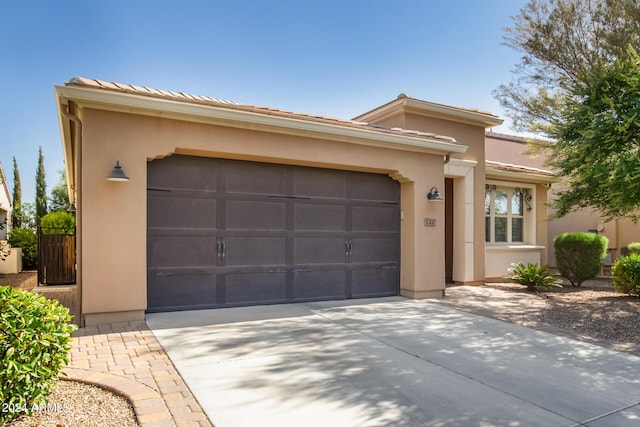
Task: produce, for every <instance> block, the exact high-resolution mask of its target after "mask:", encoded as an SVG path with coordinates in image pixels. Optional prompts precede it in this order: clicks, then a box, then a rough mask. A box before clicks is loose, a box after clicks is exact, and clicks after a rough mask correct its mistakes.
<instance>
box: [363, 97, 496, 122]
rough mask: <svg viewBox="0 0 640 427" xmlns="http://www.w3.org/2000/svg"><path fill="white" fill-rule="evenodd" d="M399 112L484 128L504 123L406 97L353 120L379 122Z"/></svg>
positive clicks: (491, 116) (487, 115)
mask: <svg viewBox="0 0 640 427" xmlns="http://www.w3.org/2000/svg"><path fill="white" fill-rule="evenodd" d="M401 112H405V113H407V112H408V113H413V114H418V115H422V116H427V117H434V118H439V119H444V120H451V121H454V122H458V123H465V124H470V125H474V126H482V127H484V128H491V127H495V126H500V125H501V124H502V123H503V122H504V120H503V119H501V118H499V117H498V116H495V115H494V114H492V113H488V112H484V111H479V110H470V109H466V108H460V107H453V106H451V105H444V104H437V103H435V102H429V101H422V100H420V99H415V98H410V97H408V96H400V97H399V98H397V99H395V100H393V101H391V102H388V103H387V104H385V105H382V106H380V107H378V108H375V109H373V110H371V111H369V112H367V113H364V114H362V115H360V116H358V117H356V118H355V120H365V121H379V120H381V119H384V118H386V117H389V116H392V115H394V114H398V113H401Z"/></svg>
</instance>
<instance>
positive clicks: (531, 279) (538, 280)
mask: <svg viewBox="0 0 640 427" xmlns="http://www.w3.org/2000/svg"><path fill="white" fill-rule="evenodd" d="M508 271H509V274H508V275H506V276H505V278H506V279H511V280H514V281H516V282H517V283H519V284H521V285H524V286H526V287H527V290H529V291H535V290H537V289H548V288H551V287H562V285H561V283H562V281H561V280H559V279H557V278H556V274H554V273H551V272H549V269H548V267H547V266H546V265H543V266H538V264H527V265H524V264H523V263H521V262H519V263H517V264H516V263H513V264H511V268H509V270H508Z"/></svg>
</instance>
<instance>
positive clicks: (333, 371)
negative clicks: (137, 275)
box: [147, 297, 640, 427]
mask: <svg viewBox="0 0 640 427" xmlns="http://www.w3.org/2000/svg"><path fill="white" fill-rule="evenodd" d="M147 324H148V325H149V327H150V328H151V329H152V330H153V332H154V334H155V335H156V337H157V338H158V340H159V341H160V343H161V345H162V346H163V347H164V349H165V351H166V352H167V354H168V355H169V357H170V358H171V360H172V361H173V363H174V365H175V366H176V368H177V369H178V371H179V372H180V374H181V375H182V377H183V378H184V380H185V381H186V382H187V384H188V385H189V387H190V388H191V390H192V391H193V393H194V395H195V396H196V398H197V399H198V400H199V402H200V403H201V405H202V407H203V408H204V410H205V412H207V414H208V416H209V417H210V419H211V420H212V422H213V423H214V424H215V425H216V426H217V427H225V426H233V427H237V426H255V425H278V426H294V425H295V426H299V425H305V426H316V425H318V426H320V425H321V426H331V427H338V426H356V425H357V426H379V425H396V426H574V425H576V426H577V425H588V426H605V425H607V426H611V425H614V426H617V425H620V426H626V425H629V426H631V425H637V422H638V419H640V407H639V406H638V404H639V403H640V371H639V370H638V367H639V366H640V358H637V357H634V356H630V355H626V354H622V353H617V352H613V351H610V350H607V349H603V348H601V347H597V346H594V345H590V344H586V343H580V342H577V341H573V340H570V339H567V338H563V337H558V336H555V335H551V334H546V333H543V332H539V331H534V330H530V329H527V328H523V327H520V326H516V325H513V324H509V323H504V322H501V321H498V320H494V319H488V318H485V317H481V316H476V315H472V314H469V313H464V312H461V311H458V310H455V309H451V308H448V307H444V306H442V305H438V304H437V303H433V302H428V301H416V300H407V299H404V298H400V297H394V298H382V299H375V300H355V301H354V300H350V301H331V302H321V303H308V304H289V305H277V306H261V307H246V308H232V309H219V310H201V311H191V312H177V313H162V314H150V315H148V318H147Z"/></svg>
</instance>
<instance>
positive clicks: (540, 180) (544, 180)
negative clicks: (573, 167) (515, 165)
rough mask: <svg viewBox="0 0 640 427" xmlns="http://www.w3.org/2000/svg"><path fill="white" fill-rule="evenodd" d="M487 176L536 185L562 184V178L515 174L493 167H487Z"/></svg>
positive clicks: (522, 173) (528, 173) (535, 174)
mask: <svg viewBox="0 0 640 427" xmlns="http://www.w3.org/2000/svg"><path fill="white" fill-rule="evenodd" d="M485 174H486V177H487V179H509V180H515V181H521V182H531V183H535V184H553V183H556V182H560V178H558V177H557V176H555V175H543V174H539V173H532V172H515V171H505V170H501V169H496V168H494V167H492V166H488V165H487V166H486V168H485Z"/></svg>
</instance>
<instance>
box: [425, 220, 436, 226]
mask: <svg viewBox="0 0 640 427" xmlns="http://www.w3.org/2000/svg"><path fill="white" fill-rule="evenodd" d="M424 225H425V227H427V226H428V227H433V226H434V225H436V219H435V218H425V219H424Z"/></svg>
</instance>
